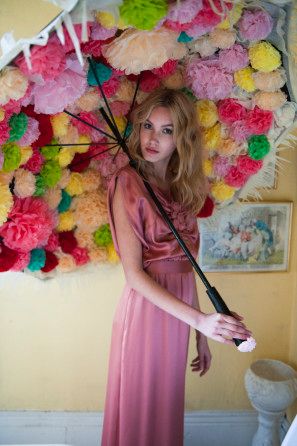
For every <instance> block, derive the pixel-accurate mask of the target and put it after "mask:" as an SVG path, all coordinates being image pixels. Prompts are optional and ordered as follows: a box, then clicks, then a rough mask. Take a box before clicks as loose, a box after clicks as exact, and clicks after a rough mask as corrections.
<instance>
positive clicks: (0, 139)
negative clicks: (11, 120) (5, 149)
mask: <svg viewBox="0 0 297 446" xmlns="http://www.w3.org/2000/svg"><path fill="white" fill-rule="evenodd" d="M9 133H10V127H9V125H8V123H7V122H6V121H2V122H0V145H1V144H4V143H5V141H7V140H8V138H9Z"/></svg>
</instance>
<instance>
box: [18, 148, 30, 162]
mask: <svg viewBox="0 0 297 446" xmlns="http://www.w3.org/2000/svg"><path fill="white" fill-rule="evenodd" d="M20 150H21V164H20V166H22V165H23V164H26V162H27V161H28V160H29V159H30V158H31V156H32V154H33V149H32V147H20Z"/></svg>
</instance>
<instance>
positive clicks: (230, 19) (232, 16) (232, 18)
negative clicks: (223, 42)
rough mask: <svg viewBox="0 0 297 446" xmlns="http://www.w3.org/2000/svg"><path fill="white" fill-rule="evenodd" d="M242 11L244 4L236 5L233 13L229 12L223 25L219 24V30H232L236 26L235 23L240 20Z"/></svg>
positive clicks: (232, 10)
mask: <svg viewBox="0 0 297 446" xmlns="http://www.w3.org/2000/svg"><path fill="white" fill-rule="evenodd" d="M242 10H243V4H242V3H237V4H236V5H234V6H233V8H232V9H231V11H230V12H229V14H228V16H227V18H226V19H225V20H223V21H222V22H221V23H219V24H218V25H217V28H220V29H230V28H231V27H232V25H235V23H237V22H238V20H239V19H240V17H241V14H242Z"/></svg>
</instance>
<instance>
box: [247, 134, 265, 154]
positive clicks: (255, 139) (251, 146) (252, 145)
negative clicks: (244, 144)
mask: <svg viewBox="0 0 297 446" xmlns="http://www.w3.org/2000/svg"><path fill="white" fill-rule="evenodd" d="M269 150H270V143H269V141H268V139H267V136H266V135H253V136H251V137H250V138H249V140H248V154H249V156H250V157H251V158H253V159H254V160H261V159H262V158H264V156H265V155H267V153H268V152H269Z"/></svg>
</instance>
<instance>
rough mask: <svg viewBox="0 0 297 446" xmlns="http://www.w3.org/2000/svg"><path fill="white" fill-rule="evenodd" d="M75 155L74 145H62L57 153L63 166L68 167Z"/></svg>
mask: <svg viewBox="0 0 297 446" xmlns="http://www.w3.org/2000/svg"><path fill="white" fill-rule="evenodd" d="M74 155H75V150H74V147H62V149H61V150H60V152H59V153H58V155H57V158H56V159H57V160H58V163H59V164H60V166H61V167H66V166H68V164H70V163H71V161H72V160H73V158H74Z"/></svg>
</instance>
